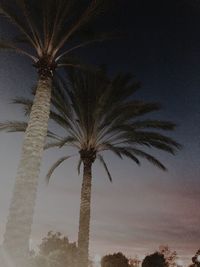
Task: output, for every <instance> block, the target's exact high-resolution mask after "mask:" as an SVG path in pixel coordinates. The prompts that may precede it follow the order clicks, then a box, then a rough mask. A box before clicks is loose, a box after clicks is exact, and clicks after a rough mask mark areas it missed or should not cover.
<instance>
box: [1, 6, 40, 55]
mask: <svg viewBox="0 0 200 267" xmlns="http://www.w3.org/2000/svg"><path fill="white" fill-rule="evenodd" d="M0 14H1V15H3V16H5V17H6V18H7V19H8V20H9V21H10V22H11V23H12V24H13V25H14V26H16V27H17V28H18V30H19V31H20V32H21V33H22V34H24V35H25V36H26V38H27V40H29V42H30V44H31V45H32V46H33V47H34V48H35V49H36V50H37V51H38V46H37V43H35V41H34V39H33V36H32V34H31V33H30V31H29V28H28V26H27V24H26V23H24V21H23V18H22V17H20V16H19V14H18V12H16V10H14V8H13V6H12V5H11V3H10V2H9V1H4V2H3V1H2V2H1V3H0Z"/></svg>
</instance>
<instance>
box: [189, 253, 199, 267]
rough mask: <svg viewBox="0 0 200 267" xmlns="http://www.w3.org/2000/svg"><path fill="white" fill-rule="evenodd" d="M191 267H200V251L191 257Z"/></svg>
mask: <svg viewBox="0 0 200 267" xmlns="http://www.w3.org/2000/svg"><path fill="white" fill-rule="evenodd" d="M192 262H193V263H192V265H191V266H192V267H200V249H199V250H198V251H197V252H196V254H195V255H194V256H193V257H192Z"/></svg>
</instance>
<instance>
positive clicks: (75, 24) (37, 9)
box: [0, 0, 105, 258]
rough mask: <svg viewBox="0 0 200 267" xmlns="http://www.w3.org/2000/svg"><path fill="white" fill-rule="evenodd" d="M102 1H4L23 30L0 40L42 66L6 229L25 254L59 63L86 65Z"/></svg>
mask: <svg viewBox="0 0 200 267" xmlns="http://www.w3.org/2000/svg"><path fill="white" fill-rule="evenodd" d="M102 3H103V0H88V1H79V0H40V1H37V0H34V1H31V0H13V1H7V0H1V1H0V15H1V16H4V17H6V18H7V19H8V21H9V22H10V23H12V24H13V25H14V26H15V28H16V29H17V31H18V34H17V36H16V37H15V38H13V39H12V40H0V49H1V50H9V51H13V52H16V53H18V54H21V55H24V56H27V57H28V58H29V59H30V60H31V61H32V64H33V66H34V67H35V68H36V70H37V72H38V82H37V90H36V94H35V98H34V103H33V105H32V109H31V113H30V120H29V123H28V127H27V128H26V132H25V138H24V142H23V147H22V154H21V160H20V163H19V167H18V172H17V177H16V182H15V186H14V192H13V196H12V200H11V205H10V210H9V216H8V221H7V224H6V231H5V235H4V247H5V248H7V249H8V250H9V252H10V253H11V254H13V255H15V256H16V257H18V256H19V258H20V257H21V256H22V255H24V254H26V253H27V252H28V244H29V237H30V232H31V225H32V221H33V210H34V203H35V198H36V191H37V184H38V174H39V169H40V164H41V158H42V152H43V147H44V142H45V137H46V134H47V124H48V119H49V112H50V98H51V89H52V78H53V76H54V73H55V70H56V69H57V68H58V67H61V66H78V67H80V63H79V62H78V61H77V60H75V59H74V58H73V57H72V53H73V52H74V51H75V50H76V49H77V48H80V47H83V46H86V45H88V44H89V43H91V42H94V41H102V40H103V39H104V38H105V36H104V35H103V34H102V35H98V36H97V35H95V34H93V33H92V31H91V30H89V28H88V26H87V29H86V25H87V23H88V22H89V21H90V20H91V19H92V18H94V17H95V16H96V15H97V14H98V13H99V12H100V11H102ZM17 255H18V256H17Z"/></svg>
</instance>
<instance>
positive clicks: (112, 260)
mask: <svg viewBox="0 0 200 267" xmlns="http://www.w3.org/2000/svg"><path fill="white" fill-rule="evenodd" d="M128 262H129V261H128V259H127V258H126V256H124V255H123V254H122V253H121V252H118V253H114V254H109V255H106V256H104V257H103V258H102V259H101V267H130V265H129V263H128Z"/></svg>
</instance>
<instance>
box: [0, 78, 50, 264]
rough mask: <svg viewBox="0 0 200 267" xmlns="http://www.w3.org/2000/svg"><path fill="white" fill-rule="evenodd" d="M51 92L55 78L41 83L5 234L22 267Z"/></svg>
mask: <svg viewBox="0 0 200 267" xmlns="http://www.w3.org/2000/svg"><path fill="white" fill-rule="evenodd" d="M51 88H52V78H51V77H46V79H44V78H42V79H39V81H38V86H37V90H36V95H35V99H34V102H33V106H32V109H31V114H30V120H29V123H28V127H27V129H26V132H25V138H24V142H23V146H22V154H21V160H20V163H19V166H18V171H17V177H16V181H15V186H14V191H13V195H12V199H11V204H10V209H9V215H8V220H7V224H6V231H5V234H4V243H3V245H4V249H6V251H7V252H8V253H9V255H10V256H11V257H12V258H13V260H14V261H15V262H16V265H17V266H18V265H19V266H20V267H21V266H22V263H23V261H24V258H26V256H27V255H28V252H29V238H30V235H31V226H32V222H33V214H34V206H35V200H36V193H37V186H38V177H39V171H40V165H41V159H42V153H43V148H44V142H45V138H46V135H47V128H48V119H49V113H50V102H51Z"/></svg>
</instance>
